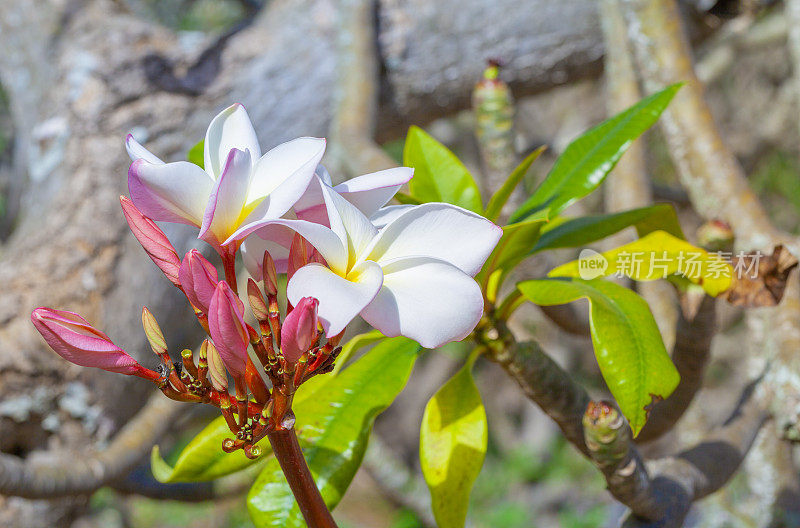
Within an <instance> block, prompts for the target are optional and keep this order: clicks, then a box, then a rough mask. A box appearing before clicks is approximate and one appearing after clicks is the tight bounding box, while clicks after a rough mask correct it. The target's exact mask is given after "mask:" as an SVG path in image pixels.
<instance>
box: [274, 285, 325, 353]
mask: <svg viewBox="0 0 800 528" xmlns="http://www.w3.org/2000/svg"><path fill="white" fill-rule="evenodd" d="M318 307H319V301H318V300H317V299H315V298H313V297H303V298H302V299H300V302H298V303H297V306H295V307H294V310H292V312H291V313H290V314H289V315H287V316H286V319H285V320H284V321H283V326H282V327H281V352H282V353H283V357H284V359H285V360H286V362H287V363H292V364H294V363H297V361H298V360H299V359H300V356H302V355H303V353H305V352H306V351H307V350H308V349H309V348H310V347H311V344H312V343H313V342H314V340H315V339H316V337H317V308H318Z"/></svg>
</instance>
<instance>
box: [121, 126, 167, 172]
mask: <svg viewBox="0 0 800 528" xmlns="http://www.w3.org/2000/svg"><path fill="white" fill-rule="evenodd" d="M125 150H127V151H128V156H130V158H131V161H136V160H137V159H143V160H145V161H149V162H150V163H152V164H154V165H163V164H164V162H163V161H161V159H159V157H158V156H156V155H155V154H153V153H152V152H150V151H149V150H147V149H146V148H144V147H143V146H142V144H141V143H139V142H138V141H136V139H134V137H133V134H128V137H126V138H125Z"/></svg>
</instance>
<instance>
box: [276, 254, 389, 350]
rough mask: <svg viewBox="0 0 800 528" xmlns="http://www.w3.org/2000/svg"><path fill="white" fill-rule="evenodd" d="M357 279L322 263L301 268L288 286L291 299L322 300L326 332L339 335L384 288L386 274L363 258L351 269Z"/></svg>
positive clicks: (322, 317)
mask: <svg viewBox="0 0 800 528" xmlns="http://www.w3.org/2000/svg"><path fill="white" fill-rule="evenodd" d="M351 277H352V278H354V279H355V280H354V281H350V280H347V279H344V278H342V277H340V276H339V275H337V274H335V273H334V272H332V271H331V270H329V269H328V268H326V267H325V266H323V265H321V264H308V265H306V266H303V267H302V268H300V269H299V270H297V271H296V272H295V274H294V276H292V280H290V281H289V284H288V286H287V287H286V295H287V296H288V298H289V302H291V303H292V304H297V303H298V302H300V299H302V298H303V297H314V298H316V299H318V300H319V320H320V322H321V323H322V327H323V328H324V329H325V335H327V336H328V337H332V336H335V335H336V334H338V333H339V332H341V331H342V330H344V328H345V327H346V326H347V324H348V323H349V322H350V321H352V320H353V318H354V317H355V316H356V315H358V313H359V312H360V311H361V310H362V309H364V307H365V306H367V305H368V304H369V303H370V301H372V299H373V298H374V297H375V294H376V293H378V290H380V288H381V283H382V278H383V274H382V273H381V268H380V266H378V265H377V264H375V263H374V262H363V263H361V264H360V265H359V266H358V267H357V268H355V269H353V271H352V272H351Z"/></svg>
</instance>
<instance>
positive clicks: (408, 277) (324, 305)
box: [232, 186, 503, 348]
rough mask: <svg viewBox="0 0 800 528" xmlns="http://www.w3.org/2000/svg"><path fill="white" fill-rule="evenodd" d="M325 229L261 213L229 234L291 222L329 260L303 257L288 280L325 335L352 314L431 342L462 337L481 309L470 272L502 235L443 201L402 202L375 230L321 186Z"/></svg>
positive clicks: (388, 331)
mask: <svg viewBox="0 0 800 528" xmlns="http://www.w3.org/2000/svg"><path fill="white" fill-rule="evenodd" d="M322 194H323V198H324V201H325V205H326V209H327V213H328V219H329V221H330V228H328V227H325V226H324V225H321V224H317V223H313V222H308V221H304V220H265V221H263V222H256V223H254V224H251V225H249V226H246V227H245V228H242V229H240V230H239V231H238V232H237V233H235V234H234V236H233V237H232V239H237V238H241V237H245V236H247V235H249V234H250V233H252V232H254V231H256V230H258V229H260V228H262V227H264V226H271V225H282V226H286V227H290V228H291V229H293V230H294V231H296V232H297V233H298V234H300V235H301V236H303V237H304V238H305V239H306V240H308V241H309V242H310V243H311V244H312V245H313V246H314V247H315V248H316V249H317V251H318V252H319V253H320V254H321V255H322V257H323V258H324V259H325V261H326V262H327V263H328V266H327V267H326V266H323V265H321V264H316V263H312V264H308V265H306V266H303V267H302V268H300V269H299V270H297V272H295V274H294V276H293V277H292V279H291V280H290V281H289V284H288V287H287V295H288V298H289V301H290V302H292V303H297V302H299V301H300V299H302V298H303V297H308V296H310V297H314V298H316V299H319V320H320V322H321V323H322V326H323V328H324V329H325V332H326V335H327V336H329V337H330V336H334V335H336V334H338V333H340V332H341V331H342V330H344V328H345V327H346V326H347V324H348V323H349V322H350V321H351V320H353V318H354V317H355V316H356V315H359V314H360V315H361V316H362V317H363V318H364V319H365V320H366V321H367V322H368V323H369V324H371V325H372V326H373V327H375V328H377V329H378V330H380V331H381V332H382V333H383V334H384V335H386V336H390V337H392V336H398V335H404V336H406V337H410V338H411V339H414V340H416V341H418V342H419V343H420V344H421V345H422V346H424V347H427V348H435V347H438V346H440V345H442V344H444V343H447V342H450V341H455V340H460V339H463V338H465V337H466V336H467V335H469V333H470V332H471V331H472V330H473V329H474V328H475V325H476V324H477V323H478V321H479V320H480V318H481V315H482V313H483V296H482V294H481V290H480V287H479V286H478V284H477V283H476V282H475V280H474V279H473V278H472V277H473V276H474V275H475V274H476V273H477V272H478V271H479V270H480V268H481V266H483V263H484V261H485V260H486V258H487V257H488V256H489V254H490V253H491V251H492V249H494V247H495V245H496V244H497V242H498V241H499V240H500V237H501V236H502V233H503V231H502V229H501V228H500V227H498V226H496V225H494V224H493V223H492V222H490V221H488V220H486V219H485V218H483V217H481V216H479V215H477V214H475V213H472V212H470V211H467V210H465V209H461V208H460V207H456V206H454V205H450V204H444V203H427V204H423V205H419V206H413V207H410V208H405V209H404V210H403V211H402V214H399V215H397V216H396V217H395V218H393V219H392V220H391V221H390V222H388V223H387V224H386V226H385V227H384V228H383V229H380V230H379V229H378V228H377V227H375V225H374V224H372V223H371V222H370V221H369V219H368V218H367V217H366V216H365V215H364V214H363V213H362V212H361V211H360V210H359V209H358V208H357V207H355V206H354V205H353V204H351V203H350V202H348V201H347V200H345V199H344V198H342V197H341V196H340V195H339V194H338V193H336V192H335V191H333V189H331V188H330V187H328V186H322Z"/></svg>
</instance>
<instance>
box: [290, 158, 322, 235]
mask: <svg viewBox="0 0 800 528" xmlns="http://www.w3.org/2000/svg"><path fill="white" fill-rule="evenodd" d="M320 167H322V165H317V170H316V172H315V173H314V176H313V177H312V178H311V181H310V182H309V184H308V187H307V188H306V190H305V192H304V193H303V196H301V197H300V199H299V200H297V202H295V204H294V210H295V213H297V216H298V218H303V213H304V212H305V211H307V210H308V209H318V208H319V206H320V205H321V206H322V208H323V209H324V208H325V199H324V198H323V197H322V189H321V188H320V186H321V185H323V184H324V183H327V184H328V185H330V181H327V182H326V180H325V178H324V176H323V175H322V173H321V172H320ZM323 169H324V167H323ZM327 174H328V171H327V170H326V171H325V175H327ZM327 177H328V178H330V175H328V176H327ZM325 218H326V220H325V222H326V223H327V215H326V216H325ZM304 219H305V218H304Z"/></svg>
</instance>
